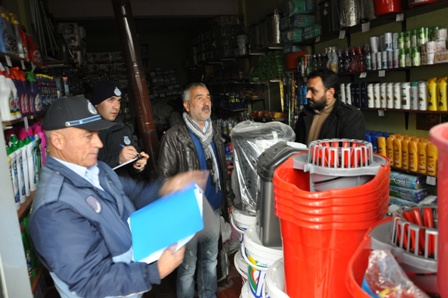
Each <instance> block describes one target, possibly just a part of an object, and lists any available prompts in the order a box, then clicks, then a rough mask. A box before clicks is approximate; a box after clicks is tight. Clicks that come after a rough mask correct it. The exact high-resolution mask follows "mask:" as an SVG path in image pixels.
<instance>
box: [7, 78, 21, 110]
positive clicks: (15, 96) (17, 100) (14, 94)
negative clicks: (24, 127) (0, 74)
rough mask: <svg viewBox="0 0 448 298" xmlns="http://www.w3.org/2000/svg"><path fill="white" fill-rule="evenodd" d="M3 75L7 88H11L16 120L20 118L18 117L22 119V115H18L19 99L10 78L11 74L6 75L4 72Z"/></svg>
mask: <svg viewBox="0 0 448 298" xmlns="http://www.w3.org/2000/svg"><path fill="white" fill-rule="evenodd" d="M4 75H5V78H6V82H7V83H8V84H9V87H10V88H11V93H12V96H13V104H14V111H15V114H16V118H20V117H22V113H20V99H19V93H18V92H17V87H16V84H15V83H14V81H13V79H12V77H11V74H8V73H6V72H5V73H4ZM11 103H12V102H11Z"/></svg>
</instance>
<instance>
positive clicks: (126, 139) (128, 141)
mask: <svg viewBox="0 0 448 298" xmlns="http://www.w3.org/2000/svg"><path fill="white" fill-rule="evenodd" d="M123 142H124V143H125V144H126V145H127V146H129V145H131V140H130V139H129V137H128V136H124V137H123Z"/></svg>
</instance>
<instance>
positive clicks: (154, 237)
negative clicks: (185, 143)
mask: <svg viewBox="0 0 448 298" xmlns="http://www.w3.org/2000/svg"><path fill="white" fill-rule="evenodd" d="M202 200H203V191H202V190H201V188H200V187H199V186H197V185H196V184H190V185H188V186H187V187H186V188H184V189H182V190H180V191H177V192H173V193H171V194H168V195H166V196H164V197H162V198H160V199H158V200H157V201H155V202H153V203H151V204H149V205H147V206H145V207H143V208H141V209H139V210H137V211H135V212H133V213H132V214H131V216H130V217H129V226H130V229H131V233H132V249H133V260H134V261H137V262H146V263H152V262H154V261H157V260H158V259H159V258H160V255H161V254H162V252H163V251H164V250H165V249H166V248H167V247H169V246H171V245H173V244H176V243H177V244H178V246H177V249H179V248H180V247H182V246H183V245H185V244H186V243H187V242H188V241H189V240H190V239H191V238H192V237H193V236H194V234H195V233H197V232H199V231H200V230H202V229H203V228H204V223H203V220H202V215H203V210H202Z"/></svg>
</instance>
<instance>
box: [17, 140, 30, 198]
mask: <svg viewBox="0 0 448 298" xmlns="http://www.w3.org/2000/svg"><path fill="white" fill-rule="evenodd" d="M19 148H20V150H21V151H22V167H23V185H24V187H25V197H29V196H30V194H31V189H30V173H29V168H28V165H29V163H28V155H27V152H26V150H27V147H26V143H25V140H19Z"/></svg>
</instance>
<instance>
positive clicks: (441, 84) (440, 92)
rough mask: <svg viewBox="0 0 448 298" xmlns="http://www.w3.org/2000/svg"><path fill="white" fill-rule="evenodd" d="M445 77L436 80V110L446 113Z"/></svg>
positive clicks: (447, 109)
mask: <svg viewBox="0 0 448 298" xmlns="http://www.w3.org/2000/svg"><path fill="white" fill-rule="evenodd" d="M446 87H447V77H440V78H439V79H438V80H437V105H438V106H437V110H438V111H443V112H446V111H448V106H447V90H446Z"/></svg>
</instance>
